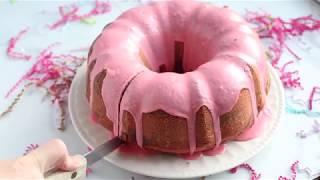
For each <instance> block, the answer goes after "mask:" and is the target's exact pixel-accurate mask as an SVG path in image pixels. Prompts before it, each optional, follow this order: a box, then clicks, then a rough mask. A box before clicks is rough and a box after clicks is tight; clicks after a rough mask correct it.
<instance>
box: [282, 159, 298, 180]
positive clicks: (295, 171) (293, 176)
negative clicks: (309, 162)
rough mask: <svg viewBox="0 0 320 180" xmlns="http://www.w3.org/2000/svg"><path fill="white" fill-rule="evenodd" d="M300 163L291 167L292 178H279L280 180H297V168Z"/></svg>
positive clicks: (295, 163)
mask: <svg viewBox="0 0 320 180" xmlns="http://www.w3.org/2000/svg"><path fill="white" fill-rule="evenodd" d="M298 164H299V161H296V162H294V163H293V164H292V165H291V167H290V170H291V177H285V176H279V178H278V180H295V179H296V177H297V168H298Z"/></svg>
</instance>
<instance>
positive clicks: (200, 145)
mask: <svg viewBox="0 0 320 180" xmlns="http://www.w3.org/2000/svg"><path fill="white" fill-rule="evenodd" d="M90 65H91V64H89V71H88V72H89V75H90V70H92V67H90ZM251 73H252V76H253V80H254V81H257V80H258V75H257V73H255V72H254V69H251ZM105 76H107V72H106V71H102V72H100V73H98V75H97V76H96V77H95V78H94V89H93V92H90V90H88V91H87V92H88V96H89V95H90V93H93V96H92V99H91V100H90V101H93V102H92V109H91V111H92V112H93V113H95V114H96V116H97V118H98V123H99V124H101V125H102V126H103V127H105V128H107V129H109V130H112V122H111V121H110V120H109V118H108V117H107V116H106V112H105V105H104V102H103V100H102V95H101V88H102V83H103V79H104V78H105ZM257 82H258V83H257ZM257 82H255V84H257V85H255V86H259V84H260V82H259V81H257ZM269 84H270V83H269V80H268V82H267V86H266V89H265V91H266V92H268V91H269V86H270V85H269ZM255 89H256V92H255V94H256V97H257V106H255V107H252V106H251V97H250V94H249V91H248V90H247V89H243V90H241V92H240V95H239V98H238V101H237V103H236V104H235V106H234V107H233V108H232V110H231V111H230V112H228V113H226V114H224V115H222V116H220V128H221V133H222V134H221V135H222V141H227V140H232V139H234V138H235V137H237V136H238V135H239V134H241V133H242V132H243V131H244V130H246V129H247V128H249V127H251V126H252V124H253V122H252V120H253V117H252V108H257V109H262V107H263V106H264V103H265V100H258V99H259V98H261V96H262V95H261V90H262V89H261V88H260V86H259V88H255ZM258 107H260V108H258ZM122 123H123V128H122V129H123V131H122V132H121V137H122V139H124V140H125V141H127V142H130V143H135V139H136V134H135V132H136V131H135V128H136V127H135V122H134V118H133V116H132V115H131V114H130V112H127V111H123V118H122ZM142 125H143V143H144V144H143V146H144V148H147V149H152V150H157V151H161V152H168V153H189V140H188V128H187V121H186V119H184V118H182V117H177V116H173V115H170V114H168V113H166V112H164V111H162V110H157V111H154V112H149V113H143V115H142ZM195 127H196V135H197V137H196V151H203V150H207V149H210V148H212V147H214V146H215V136H214V131H213V123H212V116H211V112H210V111H209V109H208V108H207V107H206V106H202V107H200V109H199V110H198V111H197V113H196V126H195Z"/></svg>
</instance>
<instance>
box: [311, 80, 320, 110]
mask: <svg viewBox="0 0 320 180" xmlns="http://www.w3.org/2000/svg"><path fill="white" fill-rule="evenodd" d="M317 90H320V87H316V86H315V87H313V88H312V91H311V93H310V96H309V110H310V111H311V110H312V103H313V97H314V94H315V93H316V92H317Z"/></svg>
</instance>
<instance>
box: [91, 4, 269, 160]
mask: <svg viewBox="0 0 320 180" xmlns="http://www.w3.org/2000/svg"><path fill="white" fill-rule="evenodd" d="M268 77H269V76H268V68H267V62H266V60H265V53H264V51H263V48H262V45H261V43H260V40H259V37H258V36H257V34H256V33H255V32H254V31H253V30H252V29H251V28H250V27H249V26H248V23H247V22H246V21H245V20H244V19H243V18H242V17H241V16H239V15H238V14H236V13H235V12H233V11H232V10H230V9H229V8H227V7H223V8H220V7H216V6H214V5H212V4H208V3H200V2H195V1H183V0H179V1H178V0H176V1H164V2H156V3H151V4H148V5H143V6H140V7H137V8H133V9H130V10H128V11H126V12H124V13H123V14H122V15H121V16H120V17H118V18H117V19H116V20H115V21H113V22H112V23H110V24H108V25H107V26H105V27H104V29H103V31H102V33H101V34H100V35H99V36H98V37H97V38H96V39H95V41H94V42H93V43H92V45H91V48H90V51H89V54H88V80H87V82H88V83H87V98H88V100H89V102H90V108H91V113H92V118H94V119H95V120H96V122H97V123H99V124H101V125H102V126H104V127H105V128H107V129H109V130H110V131H112V132H113V133H114V135H115V136H119V137H121V138H122V139H123V140H125V141H126V142H128V143H137V144H138V145H139V146H140V147H142V148H146V149H152V150H156V151H160V152H167V153H175V154H180V153H181V154H183V153H188V154H192V153H194V152H200V151H205V150H210V149H214V148H217V147H218V146H219V145H220V144H221V143H223V142H225V141H228V140H235V139H237V138H238V137H239V135H241V134H243V133H244V132H246V131H248V130H250V128H252V127H253V124H254V123H255V122H257V121H259V119H258V118H257V117H258V113H259V112H260V111H261V110H262V108H263V107H264V105H265V101H266V94H267V91H268V80H269V78H268ZM246 138H251V137H246Z"/></svg>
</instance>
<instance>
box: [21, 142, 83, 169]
mask: <svg viewBox="0 0 320 180" xmlns="http://www.w3.org/2000/svg"><path fill="white" fill-rule="evenodd" d="M26 158H27V159H29V160H30V161H31V162H32V163H33V164H34V165H35V166H37V167H38V169H39V171H40V173H42V174H43V173H45V172H48V171H49V170H52V169H55V168H61V167H66V170H73V169H75V168H77V167H79V166H80V164H75V165H71V164H72V163H78V162H77V161H75V160H73V158H70V156H69V153H68V150H67V147H66V145H65V144H64V143H63V141H61V140H59V139H54V140H51V141H49V142H48V143H47V144H44V145H42V146H40V147H39V148H37V149H35V150H33V151H31V152H30V153H29V154H28V155H27V156H26ZM65 162H67V163H65Z"/></svg>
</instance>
